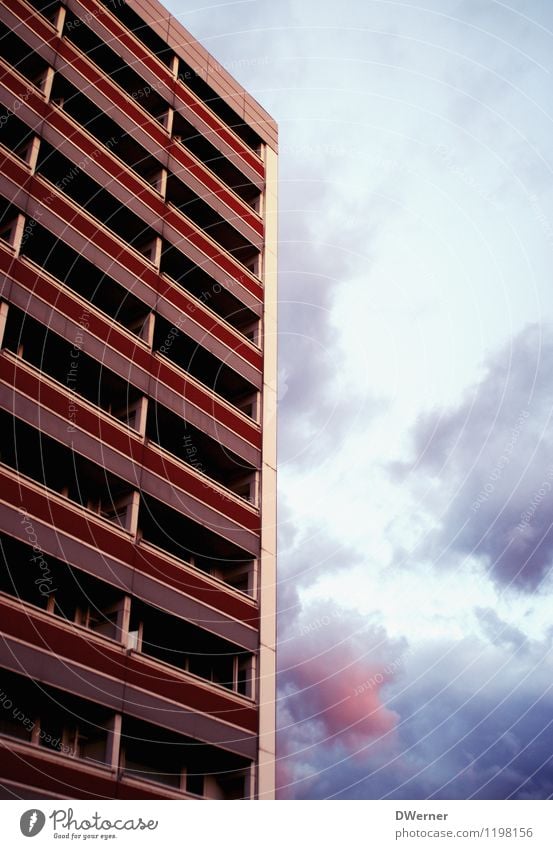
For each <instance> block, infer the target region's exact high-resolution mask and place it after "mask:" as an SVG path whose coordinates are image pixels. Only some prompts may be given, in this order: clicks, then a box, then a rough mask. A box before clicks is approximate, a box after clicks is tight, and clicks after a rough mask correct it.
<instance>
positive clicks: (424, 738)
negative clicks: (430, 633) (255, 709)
mask: <svg viewBox="0 0 553 849" xmlns="http://www.w3.org/2000/svg"><path fill="white" fill-rule="evenodd" d="M389 657H390V652H389V651H388V658H389ZM387 667H388V668H389V669H391V668H393V669H394V670H395V672H394V674H393V675H391V676H390V678H389V680H388V681H387V683H386V684H385V685H384V687H382V688H380V692H379V698H380V700H381V706H382V709H383V710H384V711H385V712H391V715H394V716H396V717H397V719H396V722H395V724H394V725H393V726H392V727H391V728H390V730H389V731H388V732H387V733H386V734H384V735H383V736H382V735H381V736H380V737H379V736H378V735H376V736H375V735H373V736H371V735H367V736H366V737H365V739H364V740H363V739H362V738H361V737H357V738H355V739H354V741H353V743H354V745H353V746H351V745H350V746H348V745H347V743H348V740H347V737H346V741H345V742H344V739H343V738H342V737H341V736H340V735H334V736H333V735H327V736H326V738H324V739H323V740H321V735H322V734H324V731H325V728H324V726H320V725H319V726H317V725H316V723H314V722H313V719H312V718H311V717H310V716H309V715H307V718H305V717H302V716H301V715H299V716H298V713H297V711H295V710H294V707H293V706H292V708H291V709H289V710H284V709H283V711H282V721H283V722H286V723H287V727H288V733H287V737H286V742H287V746H286V750H285V751H283V752H282V756H283V759H282V770H281V775H282V780H283V787H282V795H283V796H293V797H294V798H318V799H321V798H348V799H381V798H390V799H398V800H399V799H427V798H436V799H467V798H476V799H505V798H515V799H526V798H527V799H544V798H548V797H549V796H550V795H551V794H553V766H552V763H551V744H550V741H551V736H552V734H553V719H552V717H553V688H552V685H551V672H552V669H551V646H550V644H547V645H545V644H533V645H532V646H531V647H530V648H529V651H528V652H525V653H524V654H522V655H521V654H520V653H519V651H518V650H516V649H515V650H510V649H507V648H505V647H503V648H496V647H490V646H489V644H487V643H484V642H480V641H478V640H476V639H472V640H465V641H462V642H460V643H457V644H449V643H445V642H444V643H443V644H442V645H439V644H437V643H433V644H432V645H429V646H426V647H418V648H416V649H414V650H413V649H411V650H409V648H408V649H406V650H404V654H403V655H400V658H399V660H396V662H395V663H394V661H393V660H392V661H390V660H389V659H388V661H387ZM288 698H289V699H290V696H288ZM308 704H310V703H309V702H308ZM290 705H291V701H290V700H289V701H288V702H287V703H286V704H285V706H286V707H287V708H289V707H290ZM317 706H318V705H315V707H317ZM311 709H313V705H312V704H311ZM290 729H291V730H290ZM350 742H351V741H350Z"/></svg>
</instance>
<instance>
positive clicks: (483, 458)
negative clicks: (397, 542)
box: [389, 325, 553, 590]
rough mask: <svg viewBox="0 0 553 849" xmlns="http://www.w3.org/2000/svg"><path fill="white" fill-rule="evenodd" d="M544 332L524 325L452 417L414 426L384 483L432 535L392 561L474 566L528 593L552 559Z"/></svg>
mask: <svg viewBox="0 0 553 849" xmlns="http://www.w3.org/2000/svg"><path fill="white" fill-rule="evenodd" d="M552 369H553V331H552V329H551V328H550V327H542V326H538V325H532V326H529V327H527V328H526V329H525V330H523V331H522V332H521V333H520V334H519V335H518V336H516V337H515V338H514V339H513V340H512V342H511V343H510V344H509V345H508V346H506V347H505V348H504V349H503V350H502V351H500V352H499V353H498V354H496V355H494V356H491V357H490V359H489V361H488V363H487V366H486V369H485V374H484V376H483V378H482V380H481V381H480V382H479V383H478V384H477V385H476V386H473V387H472V388H471V389H470V390H469V391H468V392H467V393H466V394H465V397H464V399H463V401H462V402H461V403H460V404H459V406H458V407H456V408H455V409H451V410H445V411H444V410H434V411H432V412H431V413H429V414H427V415H425V416H424V417H422V418H421V419H420V421H419V422H418V424H417V426H416V428H415V431H414V434H413V444H414V460H413V462H411V463H409V464H394V465H392V466H391V467H390V469H389V470H390V473H391V474H392V476H393V477H394V479H395V480H396V481H397V482H398V484H399V483H400V482H402V483H403V484H404V485H405V486H408V487H411V488H412V489H413V491H414V492H416V493H418V496H419V497H420V498H421V499H422V501H423V503H424V504H425V507H426V509H428V510H430V511H431V512H432V513H433V514H434V516H435V518H436V524H437V526H438V529H437V530H436V531H434V532H433V533H432V534H430V535H429V536H428V537H426V538H425V539H424V541H423V542H422V543H421V545H420V546H419V547H418V548H417V550H416V551H414V552H411V553H410V554H408V555H406V554H405V552H403V553H402V555H401V556H402V557H403V558H404V559H405V557H407V560H409V561H410V562H412V560H413V559H431V560H432V561H433V562H434V563H435V564H436V565H437V566H438V567H439V566H440V565H444V564H449V565H450V566H452V567H453V568H462V564H463V562H464V560H465V558H467V557H473V556H474V557H477V558H479V559H480V561H481V563H482V564H483V566H484V567H485V568H486V569H487V570H488V571H489V573H490V575H491V576H492V577H493V578H494V580H495V581H497V582H498V583H499V584H502V585H511V586H512V587H516V588H520V589H524V590H533V589H535V588H536V587H537V586H538V585H539V584H540V583H541V582H542V581H543V580H544V578H545V577H546V576H547V575H548V574H549V571H550V567H551V561H552V557H553V429H552V428H551V416H552V413H553V383H552V382H551V373H552Z"/></svg>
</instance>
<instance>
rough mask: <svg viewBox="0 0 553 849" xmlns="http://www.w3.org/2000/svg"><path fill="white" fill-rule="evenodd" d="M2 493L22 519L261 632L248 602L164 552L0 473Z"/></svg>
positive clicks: (256, 612)
mask: <svg viewBox="0 0 553 849" xmlns="http://www.w3.org/2000/svg"><path fill="white" fill-rule="evenodd" d="M0 492H2V497H3V498H4V499H5V500H6V501H7V502H8V503H9V504H13V505H14V506H15V507H18V508H19V509H21V511H22V513H28V514H29V515H30V516H36V518H37V519H38V520H40V521H43V522H47V523H48V524H50V525H52V526H53V527H55V528H59V530H60V533H66V534H69V535H70V536H73V537H75V538H76V539H79V540H81V541H82V542H84V543H86V544H87V545H91V546H93V547H94V548H96V549H98V550H99V551H105V552H106V553H109V555H110V556H111V557H115V558H117V559H118V560H121V561H122V562H123V563H125V564H126V565H127V566H129V567H130V568H131V569H132V568H135V569H136V570H137V571H138V572H141V573H143V574H145V575H150V576H152V577H154V578H156V579H157V580H159V581H163V582H164V583H166V584H168V585H169V586H171V587H173V588H174V589H176V590H178V591H180V592H183V593H185V595H189V596H191V597H192V598H195V599H197V600H198V601H200V602H202V603H204V604H208V605H210V606H211V607H213V608H215V609H216V610H218V611H220V612H221V613H223V614H225V615H227V616H231V617H233V618H234V619H237V620H239V621H241V622H244V623H245V624H247V625H250V626H252V627H254V628H258V627H259V615H258V611H257V609H254V608H253V607H252V605H251V603H249V602H248V601H246V600H245V599H244V600H242V599H240V598H238V597H237V596H235V595H234V594H231V593H229V592H226V591H225V589H224V588H223V587H221V588H219V587H214V586H213V584H211V583H210V582H209V581H207V580H204V578H203V576H202V575H201V573H199V572H193V571H192V570H189V569H187V568H186V566H185V565H184V564H183V565H182V566H179V565H178V564H177V563H175V562H173V560H172V559H170V558H168V557H164V556H163V554H162V553H161V552H159V553H157V552H153V551H148V550H146V549H144V548H141V547H140V545H136V544H135V543H134V542H133V541H132V540H131V538H130V537H127V536H125V535H123V534H121V533H118V532H117V531H116V530H115V528H111V527H109V525H108V523H107V522H102V521H101V520H95V519H94V517H93V516H92V515H91V514H90V513H87V512H86V511H85V510H83V509H81V508H79V507H78V505H76V504H71V502H69V501H67V502H60V501H57V500H54V499H51V498H49V497H48V490H46V489H45V488H43V487H41V488H40V490H39V491H37V490H36V489H35V488H33V487H32V486H30V485H29V483H28V482H27V481H26V480H25V479H23V478H20V479H19V480H17V481H16V480H14V479H13V477H12V476H11V475H9V474H8V473H7V472H6V471H5V470H4V469H2V468H0Z"/></svg>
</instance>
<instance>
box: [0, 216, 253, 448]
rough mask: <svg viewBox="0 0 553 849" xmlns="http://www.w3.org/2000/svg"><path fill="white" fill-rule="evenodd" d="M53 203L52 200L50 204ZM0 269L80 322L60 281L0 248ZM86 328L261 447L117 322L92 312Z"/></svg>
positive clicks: (76, 305) (247, 427)
mask: <svg viewBox="0 0 553 849" xmlns="http://www.w3.org/2000/svg"><path fill="white" fill-rule="evenodd" d="M54 205H55V204H52V206H54ZM5 260H7V262H8V264H7V267H5V268H4V269H2V265H3V261H5ZM0 270H5V272H6V274H8V275H9V276H10V277H12V278H13V279H14V280H16V281H17V282H18V283H20V284H21V285H22V286H24V287H25V288H26V289H28V290H29V292H31V293H33V294H36V295H39V296H40V297H41V298H42V299H43V300H44V301H45V302H46V303H48V304H50V305H51V306H52V308H53V309H55V310H56V311H57V312H59V313H61V314H63V315H64V316H67V317H68V318H70V319H72V320H73V321H74V322H75V323H76V324H77V325H80V324H81V322H82V304H81V303H80V302H79V301H77V300H76V299H75V298H74V297H72V296H71V294H70V292H68V291H67V290H64V289H63V287H62V286H61V285H60V284H57V283H54V282H53V281H51V280H49V279H48V278H47V277H44V276H43V275H41V274H39V273H38V272H37V271H36V270H35V269H33V268H31V267H30V266H29V265H27V264H26V263H25V262H22V261H21V260H20V259H14V258H13V256H12V255H11V254H9V253H8V252H6V251H0ZM87 323H88V328H87V329H86V330H83V335H86V334H87V333H91V334H93V335H94V336H96V337H97V338H98V339H100V340H101V341H102V342H104V343H106V344H108V345H109V346H110V347H111V348H113V349H114V350H116V351H117V352H118V353H119V354H122V355H123V356H124V357H126V358H127V359H128V360H130V361H131V363H133V364H134V365H135V366H138V367H139V368H141V369H143V370H144V371H145V372H147V373H148V374H150V375H151V376H152V377H153V378H154V379H156V380H160V381H162V382H163V383H164V384H165V385H166V386H169V387H170V388H171V389H172V390H173V391H175V392H176V393H177V394H178V395H180V396H182V398H183V399H186V400H187V401H188V402H189V403H191V404H193V405H194V406H196V407H197V408H198V409H200V410H202V411H203V412H204V413H206V414H207V415H209V416H210V417H212V418H214V419H216V421H219V422H221V424H223V425H225V427H228V428H229V429H230V430H232V431H234V432H235V433H237V434H239V435H240V436H241V437H242V438H243V439H245V440H246V441H247V442H249V443H250V444H251V445H254V446H255V447H256V448H258V449H260V448H261V432H260V430H259V428H258V427H256V425H254V424H253V423H252V424H250V423H249V422H247V421H244V419H243V418H242V417H241V416H239V415H238V414H236V413H234V412H233V410H231V409H229V408H228V407H227V406H226V405H225V404H223V403H221V402H220V401H218V400H217V398H216V397H215V396H214V395H212V394H211V393H210V391H209V390H208V389H203V388H202V387H200V386H198V385H197V384H196V383H194V382H192V381H191V380H190V379H189V378H188V377H187V376H186V373H185V372H181V371H178V370H177V369H175V368H172V367H171V366H170V365H169V364H168V363H165V362H163V361H162V360H161V359H159V358H156V357H155V356H154V355H153V354H152V353H151V352H150V351H147V350H145V349H144V347H143V346H142V345H140V344H139V343H138V342H134V341H133V340H132V339H130V338H129V337H128V336H127V335H126V334H125V333H123V332H122V331H121V330H119V329H118V326H117V324H115V323H114V322H110V321H109V319H108V318H107V317H106V318H105V319H104V318H102V317H100V316H99V315H96V314H94V313H92V312H91V313H89V314H88V316H87Z"/></svg>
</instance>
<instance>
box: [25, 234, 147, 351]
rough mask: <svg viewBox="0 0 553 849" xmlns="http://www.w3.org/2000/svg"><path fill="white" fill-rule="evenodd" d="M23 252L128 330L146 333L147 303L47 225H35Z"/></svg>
mask: <svg viewBox="0 0 553 849" xmlns="http://www.w3.org/2000/svg"><path fill="white" fill-rule="evenodd" d="M21 255H22V256H25V257H27V258H28V259H30V260H32V261H33V262H34V263H36V265H38V266H39V267H40V268H43V269H44V270H45V271H47V272H48V273H49V274H51V275H52V276H53V277H55V278H56V279H57V280H60V281H61V282H62V283H65V285H66V286H68V287H69V288H70V289H72V290H73V291H74V292H76V293H77V294H78V295H80V296H81V297H82V298H85V299H86V300H87V301H90V303H91V304H93V305H94V306H95V307H97V309H99V310H101V311H102V312H104V313H106V315H108V316H109V317H110V318H113V319H114V320H115V321H117V322H118V323H119V324H121V325H122V326H123V327H125V328H126V329H127V330H130V331H132V332H133V333H135V334H136V335H137V336H141V335H142V332H143V330H144V323H145V320H146V317H147V316H148V315H149V313H150V310H149V309H148V307H147V306H146V305H145V304H144V302H143V301H141V300H140V299H139V298H137V297H136V296H135V295H133V293H132V292H131V291H129V289H128V288H125V287H124V286H121V285H120V284H119V283H116V281H115V280H113V279H112V278H111V277H110V276H109V275H108V274H105V273H104V272H102V271H101V270H100V269H99V268H98V267H97V266H96V265H95V264H94V263H93V262H90V260H87V259H86V258H85V257H84V256H83V254H82V253H78V252H77V251H75V250H74V249H73V248H71V247H70V246H69V245H68V244H66V242H64V241H63V240H62V239H57V238H56V237H55V236H54V235H53V234H52V233H50V232H49V231H48V230H46V228H45V227H42V226H41V225H40V224H36V225H35V226H34V228H33V231H32V235H31V236H30V237H29V238H28V239H26V240H25V242H24V243H23V245H22V247H21Z"/></svg>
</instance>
